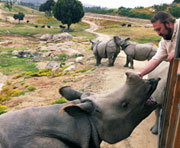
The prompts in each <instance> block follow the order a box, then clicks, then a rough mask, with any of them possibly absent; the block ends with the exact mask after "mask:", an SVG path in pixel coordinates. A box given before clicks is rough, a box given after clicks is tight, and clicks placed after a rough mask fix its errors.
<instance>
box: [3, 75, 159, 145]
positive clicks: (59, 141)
mask: <svg viewBox="0 0 180 148" xmlns="http://www.w3.org/2000/svg"><path fill="white" fill-rule="evenodd" d="M126 75H127V80H126V82H125V84H123V85H122V86H120V87H119V88H116V89H114V90H112V91H110V92H109V93H104V94H95V93H83V92H80V91H76V90H74V89H72V88H71V87H62V88H61V89H60V90H59V92H60V94H61V95H62V96H64V97H66V98H67V99H68V100H70V101H69V102H68V103H65V104H56V105H51V106H44V107H32V108H26V109H22V110H18V111H14V112H9V113H5V114H3V115H0V127H1V128H0V148H100V143H101V142H102V141H106V142H108V143H110V144H113V143H116V142H119V141H121V140H123V139H125V138H127V137H128V136H129V135H130V134H131V133H132V131H133V130H134V128H135V127H136V126H137V125H138V124H139V123H140V122H141V121H142V120H143V119H145V118H146V117H147V116H148V115H149V114H150V113H151V112H152V111H153V110H154V109H155V108H156V107H157V104H156V103H150V104H149V103H148V102H149V101H148V98H149V97H150V96H151V94H152V93H153V92H154V90H155V89H156V86H157V84H158V81H159V78H155V79H147V80H145V79H141V78H140V77H139V76H138V75H137V74H134V73H132V72H127V73H126Z"/></svg>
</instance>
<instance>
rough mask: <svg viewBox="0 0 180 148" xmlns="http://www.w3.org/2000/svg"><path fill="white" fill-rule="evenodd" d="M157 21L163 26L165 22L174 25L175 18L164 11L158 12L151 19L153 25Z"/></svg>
mask: <svg viewBox="0 0 180 148" xmlns="http://www.w3.org/2000/svg"><path fill="white" fill-rule="evenodd" d="M157 20H160V22H161V23H163V24H164V23H166V22H171V23H175V20H176V18H174V17H173V16H172V15H171V14H169V13H167V12H165V11H159V12H157V13H156V14H155V15H154V16H153V17H152V18H151V23H155V22H156V21H157Z"/></svg>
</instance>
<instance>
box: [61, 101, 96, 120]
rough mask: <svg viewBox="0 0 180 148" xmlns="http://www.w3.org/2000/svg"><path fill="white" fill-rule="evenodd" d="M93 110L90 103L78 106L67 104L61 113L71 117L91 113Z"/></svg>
mask: <svg viewBox="0 0 180 148" xmlns="http://www.w3.org/2000/svg"><path fill="white" fill-rule="evenodd" d="M93 110H94V105H93V103H92V102H90V101H87V102H83V103H79V104H69V105H67V106H65V107H63V108H62V109H61V111H65V112H67V113H68V114H69V115H71V116H78V115H81V114H82V113H91V112H92V111H93Z"/></svg>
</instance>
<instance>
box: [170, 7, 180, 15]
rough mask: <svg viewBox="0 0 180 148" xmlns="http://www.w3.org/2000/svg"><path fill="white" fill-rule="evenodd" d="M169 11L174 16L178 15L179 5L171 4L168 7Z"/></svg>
mask: <svg viewBox="0 0 180 148" xmlns="http://www.w3.org/2000/svg"><path fill="white" fill-rule="evenodd" d="M169 12H170V13H171V14H172V15H173V16H174V17H176V18H179V17H180V7H178V6H177V5H172V7H171V8H169Z"/></svg>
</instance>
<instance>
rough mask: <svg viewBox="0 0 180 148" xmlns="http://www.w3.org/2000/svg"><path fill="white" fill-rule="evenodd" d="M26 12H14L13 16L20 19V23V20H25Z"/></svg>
mask: <svg viewBox="0 0 180 148" xmlns="http://www.w3.org/2000/svg"><path fill="white" fill-rule="evenodd" d="M24 16H25V15H24V13H22V12H19V13H18V14H14V16H13V18H14V19H15V20H17V19H18V20H19V23H20V20H23V19H24Z"/></svg>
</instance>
